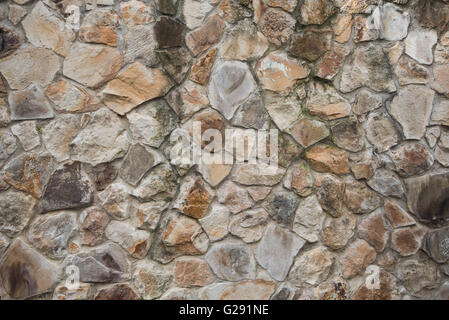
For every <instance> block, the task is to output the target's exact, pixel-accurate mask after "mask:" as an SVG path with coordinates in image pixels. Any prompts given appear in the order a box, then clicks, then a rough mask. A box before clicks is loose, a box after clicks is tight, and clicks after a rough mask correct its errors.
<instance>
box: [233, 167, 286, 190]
mask: <svg viewBox="0 0 449 320" xmlns="http://www.w3.org/2000/svg"><path fill="white" fill-rule="evenodd" d="M235 167H236V169H235V171H234V172H233V173H231V179H232V181H234V182H238V183H240V184H243V185H262V186H273V185H275V184H278V183H279V182H280V181H281V179H282V177H283V175H284V173H285V169H283V168H280V167H279V168H277V170H276V172H265V171H264V170H263V167H260V166H258V165H255V164H248V163H242V164H236V165H235Z"/></svg>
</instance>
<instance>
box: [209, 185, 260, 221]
mask: <svg viewBox="0 0 449 320" xmlns="http://www.w3.org/2000/svg"><path fill="white" fill-rule="evenodd" d="M217 195H218V201H219V202H220V203H223V204H225V205H226V207H228V208H229V210H231V212H232V213H234V214H235V213H238V212H240V211H243V210H245V209H248V208H251V206H252V205H253V201H252V200H251V198H250V196H249V194H248V192H247V191H246V190H245V189H243V188H242V187H239V186H238V185H237V184H235V183H233V182H231V181H227V182H225V183H224V184H222V185H221V186H220V188H219V189H218V192H217Z"/></svg>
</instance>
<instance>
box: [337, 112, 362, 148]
mask: <svg viewBox="0 0 449 320" xmlns="http://www.w3.org/2000/svg"><path fill="white" fill-rule="evenodd" d="M331 132H332V138H333V141H334V143H335V144H336V145H337V146H338V147H340V148H343V149H345V150H348V151H351V152H358V151H361V150H362V149H363V147H364V145H365V141H364V140H365V139H364V138H365V131H364V130H363V128H362V126H361V124H360V123H359V122H358V120H357V119H348V120H347V121H341V122H339V123H336V124H335V125H334V126H332V127H331Z"/></svg>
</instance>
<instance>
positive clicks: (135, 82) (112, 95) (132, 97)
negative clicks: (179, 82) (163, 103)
mask: <svg viewBox="0 0 449 320" xmlns="http://www.w3.org/2000/svg"><path fill="white" fill-rule="evenodd" d="M172 86H173V84H172V82H171V80H170V79H169V78H168V77H167V75H166V74H165V73H164V72H163V71H162V70H160V69H156V68H151V69H149V68H146V67H145V66H144V65H143V64H141V63H140V62H135V63H133V64H132V65H130V66H129V67H128V68H127V69H125V70H123V71H121V72H120V73H119V74H118V75H117V77H116V78H115V79H113V80H112V81H110V82H108V84H107V85H106V87H105V88H104V89H103V91H102V94H103V101H104V103H105V104H106V105H107V106H108V107H109V108H110V109H111V110H113V111H114V112H116V113H118V114H120V115H124V114H126V113H128V112H129V111H131V110H132V109H134V108H135V107H136V106H138V105H140V104H142V103H143V102H145V101H148V100H151V99H155V98H158V97H161V96H164V95H165V94H166V93H167V92H168V91H169V90H170V88H171V87H172Z"/></svg>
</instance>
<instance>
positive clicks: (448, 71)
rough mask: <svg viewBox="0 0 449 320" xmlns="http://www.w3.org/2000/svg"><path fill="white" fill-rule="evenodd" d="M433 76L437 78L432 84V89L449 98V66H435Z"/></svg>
mask: <svg viewBox="0 0 449 320" xmlns="http://www.w3.org/2000/svg"><path fill="white" fill-rule="evenodd" d="M433 76H434V78H435V80H434V81H433V82H432V84H431V85H432V89H434V90H435V91H437V92H438V93H441V94H443V95H445V96H446V97H447V98H449V85H448V84H447V81H448V79H449V68H448V67H447V65H446V64H444V65H435V66H434V67H433Z"/></svg>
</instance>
